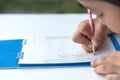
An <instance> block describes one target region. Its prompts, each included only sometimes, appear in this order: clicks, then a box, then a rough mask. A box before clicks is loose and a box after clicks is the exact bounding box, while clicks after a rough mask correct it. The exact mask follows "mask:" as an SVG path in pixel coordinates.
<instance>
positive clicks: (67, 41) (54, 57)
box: [19, 36, 115, 64]
mask: <svg viewBox="0 0 120 80" xmlns="http://www.w3.org/2000/svg"><path fill="white" fill-rule="evenodd" d="M112 51H115V49H114V47H113V45H112V42H111V41H110V39H109V37H108V38H107V39H106V41H105V42H104V43H103V45H102V46H101V48H100V49H99V50H97V51H96V52H95V55H94V54H93V53H87V52H86V51H84V49H83V48H82V47H81V45H80V44H77V43H75V42H73V41H72V37H71V36H45V37H36V38H29V39H27V40H26V44H24V45H23V49H22V53H24V55H23V56H22V58H20V60H19V64H44V63H45V64H47V63H74V62H90V61H91V60H94V59H96V58H99V57H102V56H105V55H107V54H109V53H110V52H112Z"/></svg>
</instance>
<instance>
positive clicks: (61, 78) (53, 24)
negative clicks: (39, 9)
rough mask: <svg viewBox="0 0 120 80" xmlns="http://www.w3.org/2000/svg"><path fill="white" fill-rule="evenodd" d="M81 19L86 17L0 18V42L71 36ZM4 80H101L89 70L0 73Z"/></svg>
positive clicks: (37, 70)
mask: <svg viewBox="0 0 120 80" xmlns="http://www.w3.org/2000/svg"><path fill="white" fill-rule="evenodd" d="M84 19H87V15H86V14H0V34H1V36H0V39H15V38H29V37H34V36H44V35H64V34H66V35H72V34H73V32H74V31H75V29H76V28H77V25H78V24H79V22H80V21H82V20H84ZM55 33H56V34H55ZM8 79H9V80H18V79H19V80H33V79H35V80H104V78H103V77H101V76H99V75H97V74H95V73H94V69H93V68H92V67H64V68H63V67H61V68H24V69H1V70H0V80H8Z"/></svg>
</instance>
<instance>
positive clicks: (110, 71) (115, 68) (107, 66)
mask: <svg viewBox="0 0 120 80" xmlns="http://www.w3.org/2000/svg"><path fill="white" fill-rule="evenodd" d="M91 65H92V66H93V67H94V68H95V72H96V73H97V74H102V75H106V78H107V80H120V52H113V53H111V54H108V55H107V56H105V57H102V58H99V59H96V60H94V61H92V62H91Z"/></svg>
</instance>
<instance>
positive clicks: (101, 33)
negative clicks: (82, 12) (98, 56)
mask: <svg viewBox="0 0 120 80" xmlns="http://www.w3.org/2000/svg"><path fill="white" fill-rule="evenodd" d="M94 23H95V32H94V33H93V32H91V30H90V26H89V22H88V20H86V21H83V22H81V23H80V25H79V26H78V28H77V31H76V32H75V33H74V34H73V41H74V42H76V43H80V44H82V45H83V48H84V49H85V50H86V51H87V52H91V51H92V48H91V47H90V46H91V41H93V42H92V43H93V45H94V47H95V49H96V50H97V49H99V48H100V47H101V45H102V43H103V42H104V40H105V38H106V37H107V35H108V34H107V32H108V28H107V27H106V25H104V24H102V23H100V22H97V21H96V20H94Z"/></svg>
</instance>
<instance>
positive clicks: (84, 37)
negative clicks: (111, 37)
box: [73, 20, 93, 45]
mask: <svg viewBox="0 0 120 80" xmlns="http://www.w3.org/2000/svg"><path fill="white" fill-rule="evenodd" d="M92 37H93V33H92V32H91V31H90V29H89V23H88V21H87V20H86V21H83V22H81V23H80V25H79V26H78V29H77V31H76V32H75V33H74V34H73V41H74V42H77V43H80V44H86V45H88V44H91V42H90V40H91V38H92Z"/></svg>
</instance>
